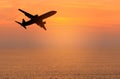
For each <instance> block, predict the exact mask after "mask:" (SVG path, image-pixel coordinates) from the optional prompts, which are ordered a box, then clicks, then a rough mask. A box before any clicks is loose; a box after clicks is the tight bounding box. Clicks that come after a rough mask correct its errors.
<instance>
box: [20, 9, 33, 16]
mask: <svg viewBox="0 0 120 79" xmlns="http://www.w3.org/2000/svg"><path fill="white" fill-rule="evenodd" d="M18 10H19V11H21V12H22V13H24V14H25V16H27V17H28V18H33V17H34V16H33V15H32V14H30V13H27V12H25V11H23V10H22V9H18Z"/></svg>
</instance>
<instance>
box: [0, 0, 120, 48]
mask: <svg viewBox="0 0 120 79" xmlns="http://www.w3.org/2000/svg"><path fill="white" fill-rule="evenodd" d="M18 8H21V9H23V10H25V11H27V12H29V13H31V14H38V15H41V14H42V13H45V12H47V11H50V10H56V11H57V12H58V13H57V14H56V15H54V16H52V17H50V18H47V19H45V21H46V27H47V31H44V30H43V29H42V28H40V27H39V26H37V25H35V24H34V25H31V26H29V27H27V30H25V29H24V28H22V27H21V26H20V25H18V24H17V23H15V22H14V21H15V20H17V21H21V19H23V18H24V19H25V20H28V18H27V17H25V16H24V15H23V14H22V13H21V12H19V11H18ZM23 47H24V48H51V47H53V48H56V47H64V48H65V47H72V48H76V47H78V48H79V47H112V48H113V47H115V48H116V47H118V48H119V47H120V1H119V0H65V1H61V0H36V1H33V0H18V1H16V0H0V48H1V49H4V48H5V49H6V48H23Z"/></svg>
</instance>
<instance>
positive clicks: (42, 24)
mask: <svg viewBox="0 0 120 79" xmlns="http://www.w3.org/2000/svg"><path fill="white" fill-rule="evenodd" d="M36 24H37V25H39V26H41V27H42V28H43V29H44V30H47V29H46V27H45V22H42V23H36Z"/></svg>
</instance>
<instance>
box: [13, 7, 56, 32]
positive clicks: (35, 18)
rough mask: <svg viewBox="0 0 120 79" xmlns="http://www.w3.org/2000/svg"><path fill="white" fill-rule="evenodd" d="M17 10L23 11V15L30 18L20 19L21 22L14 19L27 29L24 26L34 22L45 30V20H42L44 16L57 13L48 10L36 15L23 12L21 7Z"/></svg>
mask: <svg viewBox="0 0 120 79" xmlns="http://www.w3.org/2000/svg"><path fill="white" fill-rule="evenodd" d="M18 10H19V11H21V12H22V13H24V15H25V16H27V17H28V18H30V20H28V21H25V20H24V19H22V23H20V22H18V21H15V22H16V23H18V24H20V25H21V26H22V27H24V28H25V29H27V28H26V26H28V25H31V24H34V23H35V24H37V25H39V26H40V27H42V28H43V29H44V30H47V29H46V27H45V24H46V22H45V21H43V19H46V18H48V17H50V16H52V15H54V14H56V13H57V11H49V12H47V13H45V14H43V15H40V16H38V15H32V14H30V13H28V12H25V11H23V10H22V9H18Z"/></svg>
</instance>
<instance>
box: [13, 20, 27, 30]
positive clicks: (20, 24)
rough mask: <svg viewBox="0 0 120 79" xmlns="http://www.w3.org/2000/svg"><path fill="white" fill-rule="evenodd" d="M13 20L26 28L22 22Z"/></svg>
mask: <svg viewBox="0 0 120 79" xmlns="http://www.w3.org/2000/svg"><path fill="white" fill-rule="evenodd" d="M15 22H16V23H18V24H20V25H21V26H22V27H24V28H25V29H26V27H25V26H24V25H23V24H22V23H20V22H18V21H15Z"/></svg>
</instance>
